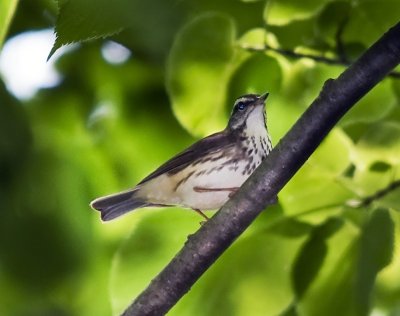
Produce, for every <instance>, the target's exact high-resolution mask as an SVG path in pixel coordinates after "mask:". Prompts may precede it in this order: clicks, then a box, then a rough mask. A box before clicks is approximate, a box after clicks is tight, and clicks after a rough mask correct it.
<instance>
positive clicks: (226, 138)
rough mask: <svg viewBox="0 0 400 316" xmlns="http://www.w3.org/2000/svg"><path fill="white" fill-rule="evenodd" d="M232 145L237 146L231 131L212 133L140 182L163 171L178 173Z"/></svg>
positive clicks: (141, 182) (152, 177)
mask: <svg viewBox="0 0 400 316" xmlns="http://www.w3.org/2000/svg"><path fill="white" fill-rule="evenodd" d="M232 146H235V139H234V136H233V135H232V134H231V133H227V132H226V131H222V132H219V133H215V134H212V135H210V136H208V137H205V138H203V139H201V140H199V141H198V142H196V143H194V144H193V145H192V146H190V147H189V148H187V149H186V150H184V151H182V152H181V153H179V154H177V155H176V156H175V157H173V158H171V159H170V160H168V161H167V162H166V163H164V164H163V165H161V166H160V167H159V168H158V169H156V170H155V171H154V172H152V173H151V174H149V175H148V176H147V177H146V178H144V179H143V180H142V181H140V182H139V184H143V183H145V182H147V181H149V180H151V179H154V178H155V177H158V176H159V175H161V174H163V173H177V172H178V171H180V170H182V169H183V168H185V167H186V166H188V165H189V164H191V163H192V162H194V161H197V160H199V159H201V158H203V157H204V156H206V155H208V154H210V153H213V152H218V151H222V150H225V149H227V148H229V147H232Z"/></svg>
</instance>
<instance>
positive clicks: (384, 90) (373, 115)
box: [340, 80, 397, 126]
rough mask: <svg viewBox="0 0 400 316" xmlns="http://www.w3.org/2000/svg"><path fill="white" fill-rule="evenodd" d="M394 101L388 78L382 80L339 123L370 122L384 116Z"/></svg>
mask: <svg viewBox="0 0 400 316" xmlns="http://www.w3.org/2000/svg"><path fill="white" fill-rule="evenodd" d="M396 102H397V100H396V96H395V94H394V91H393V88H392V85H391V82H390V80H383V81H381V82H380V83H379V84H378V85H377V86H376V87H375V88H374V89H372V90H371V91H370V92H368V94H367V95H366V96H364V97H363V98H362V99H361V100H360V101H358V102H357V104H356V105H355V106H354V107H352V108H351V110H350V111H349V112H348V113H347V114H346V115H345V116H344V117H343V119H342V120H341V121H340V125H342V126H343V125H346V124H349V123H356V122H366V123H370V122H374V121H376V120H379V119H381V118H384V117H385V116H386V115H388V113H389V112H390V110H391V109H392V108H393V107H394V106H395V104H396Z"/></svg>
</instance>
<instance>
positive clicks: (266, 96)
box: [260, 92, 269, 101]
mask: <svg viewBox="0 0 400 316" xmlns="http://www.w3.org/2000/svg"><path fill="white" fill-rule="evenodd" d="M268 96H269V92H265V93H264V94H262V95H260V99H262V100H263V101H265V100H267V98H268Z"/></svg>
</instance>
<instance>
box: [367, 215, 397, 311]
mask: <svg viewBox="0 0 400 316" xmlns="http://www.w3.org/2000/svg"><path fill="white" fill-rule="evenodd" d="M390 217H391V219H392V220H393V222H394V223H395V227H394V232H393V233H394V245H395V247H393V258H392V260H391V262H390V264H389V265H387V266H386V267H385V268H384V269H383V270H381V271H380V272H379V274H378V275H377V279H376V286H375V288H374V295H373V297H374V305H375V306H380V309H381V310H383V311H384V312H386V314H387V315H390V313H393V312H394V311H396V310H398V304H399V297H400V283H399V281H398V280H399V279H400V269H399V266H400V247H398V244H399V242H400V212H390ZM394 314H395V313H393V314H392V315H394Z"/></svg>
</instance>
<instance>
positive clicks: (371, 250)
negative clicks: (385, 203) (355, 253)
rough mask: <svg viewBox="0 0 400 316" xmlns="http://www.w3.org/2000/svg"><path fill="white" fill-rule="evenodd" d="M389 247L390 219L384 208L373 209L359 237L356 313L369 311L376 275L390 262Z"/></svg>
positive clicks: (390, 240) (390, 249)
mask: <svg viewBox="0 0 400 316" xmlns="http://www.w3.org/2000/svg"><path fill="white" fill-rule="evenodd" d="M393 247H394V224H393V221H392V219H391V218H390V215H389V212H388V211H387V210H385V209H377V210H375V211H374V212H373V213H372V215H371V218H370V219H369V221H368V222H367V223H366V224H365V226H364V228H363V230H362V233H361V237H360V250H359V257H358V264H357V269H356V278H355V290H356V295H355V300H356V310H357V315H369V312H370V308H371V303H372V302H371V299H372V296H371V294H372V290H373V288H374V284H375V278H376V275H377V274H378V272H379V271H381V270H382V269H383V268H384V267H385V266H387V265H388V264H389V263H390V261H391V258H392V253H393Z"/></svg>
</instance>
